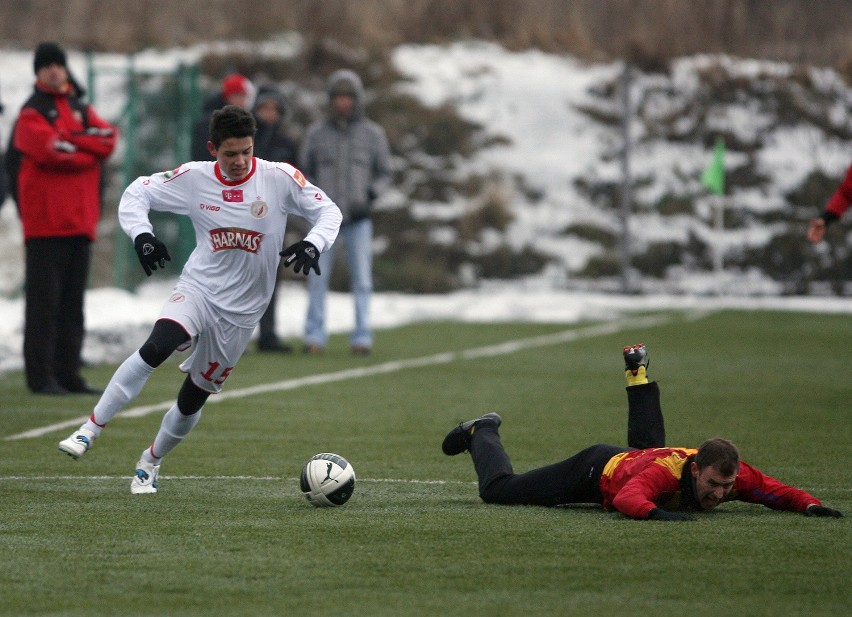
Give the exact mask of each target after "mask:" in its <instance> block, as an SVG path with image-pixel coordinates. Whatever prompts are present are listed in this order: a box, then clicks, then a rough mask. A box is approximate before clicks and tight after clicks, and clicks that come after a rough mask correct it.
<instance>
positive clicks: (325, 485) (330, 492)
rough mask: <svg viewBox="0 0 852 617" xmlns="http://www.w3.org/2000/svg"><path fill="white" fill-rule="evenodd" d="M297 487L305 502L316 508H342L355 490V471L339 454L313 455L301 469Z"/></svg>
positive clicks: (324, 453)
mask: <svg viewBox="0 0 852 617" xmlns="http://www.w3.org/2000/svg"><path fill="white" fill-rule="evenodd" d="M299 487H300V488H301V489H302V493H303V494H304V495H305V497H306V498H307V500H308V501H309V502H310V503H311V504H312V505H314V506H316V507H318V508H325V507H329V508H333V507H336V506H342V505H343V504H345V503H346V502H347V501H349V498H350V497H352V492H353V491H354V490H355V470H354V469H352V465H351V464H350V463H349V461H347V460H346V459H345V458H343V457H342V456H340V455H339V454H332V453H331V452H322V453H320V454H315V455H314V456H312V457H311V458H310V460H309V461H308V462H307V463H305V465H304V467H302V473H301V475H300V476H299Z"/></svg>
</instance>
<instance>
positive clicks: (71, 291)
mask: <svg viewBox="0 0 852 617" xmlns="http://www.w3.org/2000/svg"><path fill="white" fill-rule="evenodd" d="M91 245H92V242H91V240H89V238H87V237H86V236H72V237H68V238H34V239H30V240H27V242H26V277H25V280H24V287H25V289H24V293H25V301H26V308H25V311H24V368H25V372H26V378H27V386H28V387H29V388H30V389H31V390H41V389H42V388H44V387H46V386H47V385H49V384H50V383H51V382H56V383H58V384H59V385H61V386H63V387H66V388H70V389H74V388H77V387H79V386H80V385H81V384H82V383H83V380H82V377H80V365H81V359H80V353H81V351H82V349H83V334H84V321H83V296H84V294H85V291H86V282H87V279H88V276H89V263H90V261H91Z"/></svg>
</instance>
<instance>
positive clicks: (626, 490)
mask: <svg viewBox="0 0 852 617" xmlns="http://www.w3.org/2000/svg"><path fill="white" fill-rule="evenodd" d="M679 490H680V481H679V480H678V478H676V477H675V476H674V475H672V473H671V471H669V469H668V468H666V467H664V466H662V465H649V466H648V467H647V468H645V469H644V470H643V471H642V473H640V474H637V475H636V476H634V477H633V478H631V479H630V480H629V481H628V482H627V484H625V485H624V486H623V487H621V490H620V491H618V493H617V494H616V496H615V497H614V498H613V500H612V507H613V508H615V509H616V510H618V511H619V512H621V513H623V514H626V515H627V516H629V517H630V518H639V519H646V518H648V514H650V512H651V510H653V509H654V508H656V507H657V502H660V503H662V502H665V501H668V499H670V498H671V497H672V496H673V495H674V494H675V493H676V492H677V491H679Z"/></svg>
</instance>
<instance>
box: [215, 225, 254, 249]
mask: <svg viewBox="0 0 852 617" xmlns="http://www.w3.org/2000/svg"><path fill="white" fill-rule="evenodd" d="M262 240H263V234H262V233H260V232H257V231H252V230H251V229H240V228H239V227H224V228H219V229H211V230H210V243H211V246H212V247H213V252H214V253H216V252H218V251H227V250H231V249H239V250H241V251H245V252H247V253H257V252H258V251H259V250H260V243H261V241H262Z"/></svg>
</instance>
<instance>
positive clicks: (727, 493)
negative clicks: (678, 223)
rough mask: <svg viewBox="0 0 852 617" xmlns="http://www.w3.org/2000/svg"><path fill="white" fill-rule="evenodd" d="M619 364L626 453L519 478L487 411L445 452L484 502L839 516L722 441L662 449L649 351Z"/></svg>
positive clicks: (456, 432)
mask: <svg viewBox="0 0 852 617" xmlns="http://www.w3.org/2000/svg"><path fill="white" fill-rule="evenodd" d="M624 359H625V365H626V373H625V374H626V376H627V383H628V386H627V399H628V421H627V441H628V444H629V447H627V448H625V447H620V446H612V445H607V444H597V445H594V446H590V447H588V448H586V449H585V450H582V451H580V452H578V453H577V454H575V455H574V456H572V457H570V458H568V459H565V460H564V461H561V462H559V463H555V464H553V465H547V466H545V467H541V468H538V469H534V470H532V471H528V472H526V473H522V474H516V473H515V472H514V470H513V469H512V464H511V462H510V461H509V457H508V456H507V454H506V451H505V450H504V449H503V444H502V443H501V441H500V435H499V433H498V430H497V429H498V428H499V426H500V424H501V422H502V420H501V418H500V416H499V415H497V414H496V413H488V414H485V415H483V416H480V417H479V418H476V419H474V420H470V421H468V422H464V423H462V424H460V425H459V426H457V427H455V428H454V429H452V430H451V431H450V432H449V433H448V434H447V436H446V437H445V438H444V443H443V446H442V449H443V451H444V453H445V454H447V455H450V456H453V455H456V454H460V453H462V452H464V451H465V450H468V451H470V455H471V458H472V459H473V465H474V468H475V469H476V473H477V476H478V477H479V495H480V497H481V498H482V500H483V501H485V502H486V503H496V504H507V505H509V504H514V505H540V506H558V505H564V504H570V503H598V504H601V505H602V506H603V507H604V508H606V509H615V510H618V511H619V512H622V513H624V514H626V515H627V516H629V517H630V518H635V519H655V520H669V521H673V520H693V519H694V516H693V515H692V514H690V512H691V511H693V512H694V511H706V510H712V509H713V508H715V507H716V506H717V505H719V504H720V503H722V502H724V501H732V500H738V501H745V502H749V503H758V504H762V505H764V506H767V507H769V508H772V509H775V510H789V511H792V512H802V513H804V514H806V515H808V516H831V517H840V516H842V514H841V513H840V512H839V511H837V510H834V509H831V508H827V507H825V506H823V505H822V503H821V502H820V500H819V499H817V498H816V497H814V496H813V495H810V494H809V493H807V492H805V491H802V490H800V489H797V488H793V487H792V486H787V485H786V484H783V483H782V482H779V481H778V480H776V479H775V478H772V477H770V476H767V475H766V474H764V473H762V472H760V471H759V470H757V469H755V468H754V467H752V466H751V465H749V464H748V463H745V462H743V461H741V460H740V458H739V452H738V451H737V448H736V446H735V445H734V444H732V443H731V442H730V441H728V440H727V439H721V438H713V439H708V440H707V441H705V442H704V443H703V444H702V445H701V446H700V447H699V448H680V447H666V446H665V426H664V423H663V414H662V409H661V407H660V389H659V386H658V385H657V383H656V382H649V381H648V378H647V372H646V371H647V365H648V355H647V348H646V347H645V345H644V344H639V345H631V346H629V347H625V348H624Z"/></svg>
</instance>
